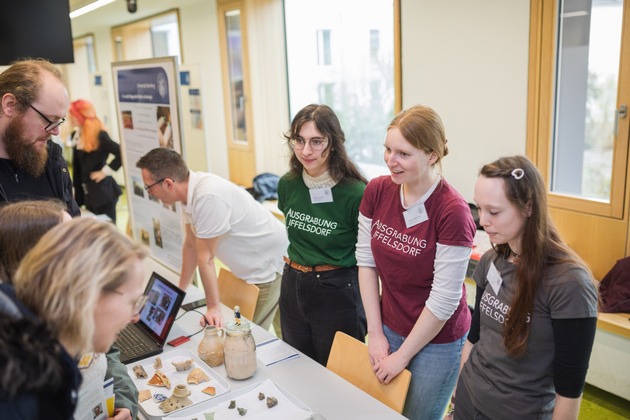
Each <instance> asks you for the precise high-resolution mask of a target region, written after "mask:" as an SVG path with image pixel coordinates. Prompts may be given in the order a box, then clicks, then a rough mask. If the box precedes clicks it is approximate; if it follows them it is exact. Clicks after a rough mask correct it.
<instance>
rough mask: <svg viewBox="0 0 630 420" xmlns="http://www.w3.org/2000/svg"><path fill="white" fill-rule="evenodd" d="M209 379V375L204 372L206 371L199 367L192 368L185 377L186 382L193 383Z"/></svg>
mask: <svg viewBox="0 0 630 420" xmlns="http://www.w3.org/2000/svg"><path fill="white" fill-rule="evenodd" d="M209 380H210V377H209V376H208V374H206V372H204V371H203V370H202V369H199V368H194V369H193V370H191V371H190V373H189V374H188V377H187V378H186V382H188V383H189V384H195V385H197V384H200V383H202V382H206V381H209Z"/></svg>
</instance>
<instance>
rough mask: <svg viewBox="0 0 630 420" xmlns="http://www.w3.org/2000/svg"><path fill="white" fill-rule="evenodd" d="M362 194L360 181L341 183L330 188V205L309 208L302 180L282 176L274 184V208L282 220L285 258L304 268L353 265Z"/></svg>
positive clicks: (308, 196)
mask: <svg viewBox="0 0 630 420" xmlns="http://www.w3.org/2000/svg"><path fill="white" fill-rule="evenodd" d="M363 190H365V184H363V183H362V182H361V181H355V180H353V181H350V182H343V181H342V182H340V183H339V184H337V185H335V186H334V187H333V188H332V197H333V201H332V202H330V203H317V204H313V203H311V196H310V193H309V189H308V187H307V186H306V185H305V184H304V181H303V179H302V177H301V176H299V177H293V176H292V175H291V174H286V175H284V176H283V177H282V178H281V179H280V182H279V183H278V208H279V209H280V210H281V211H282V212H283V213H284V217H285V223H286V227H287V233H288V236H289V249H288V253H289V258H290V259H291V260H292V261H295V262H297V263H298V264H302V265H307V266H313V265H324V264H331V265H337V266H340V267H352V266H354V265H356V264H357V260H356V257H355V255H354V252H355V248H356V243H357V233H358V229H359V219H358V218H359V205H360V204H361V198H362V197H363Z"/></svg>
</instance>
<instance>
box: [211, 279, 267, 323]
mask: <svg viewBox="0 0 630 420" xmlns="http://www.w3.org/2000/svg"><path fill="white" fill-rule="evenodd" d="M218 281H219V299H220V300H221V303H223V304H224V305H225V306H228V307H230V308H234V307H235V306H236V305H238V306H240V307H241V315H243V316H244V317H245V318H247V319H249V320H252V319H253V318H254V312H255V311H256V303H257V302H258V293H260V289H258V286H256V285H255V284H249V283H247V282H246V281H245V280H242V279H239V278H238V277H236V276H235V275H234V274H232V272H231V271H230V270H226V269H225V268H221V270H220V271H219V277H218Z"/></svg>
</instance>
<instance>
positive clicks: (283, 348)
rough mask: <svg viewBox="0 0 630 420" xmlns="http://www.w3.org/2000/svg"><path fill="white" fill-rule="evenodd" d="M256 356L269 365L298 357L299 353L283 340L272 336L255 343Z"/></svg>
mask: <svg viewBox="0 0 630 420" xmlns="http://www.w3.org/2000/svg"><path fill="white" fill-rule="evenodd" d="M256 357H257V358H258V359H260V361H261V362H263V364H264V365H265V366H271V365H275V364H276V363H280V362H284V361H285V360H289V359H295V358H296V357H300V354H299V353H298V352H297V351H295V349H294V348H293V347H291V346H290V345H288V344H287V343H285V342H284V341H282V340H280V339H278V338H274V339H271V340H268V341H264V342H262V343H260V344H258V345H256Z"/></svg>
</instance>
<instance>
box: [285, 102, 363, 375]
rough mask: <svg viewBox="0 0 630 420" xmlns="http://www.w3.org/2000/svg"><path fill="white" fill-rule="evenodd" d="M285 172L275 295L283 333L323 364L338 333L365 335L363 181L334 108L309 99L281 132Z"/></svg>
mask: <svg viewBox="0 0 630 420" xmlns="http://www.w3.org/2000/svg"><path fill="white" fill-rule="evenodd" d="M285 138H286V139H287V144H288V145H289V147H290V149H291V158H290V161H289V165H290V168H291V169H290V170H289V172H288V173H287V174H285V175H284V176H283V177H282V178H281V179H280V182H279V184H278V207H279V208H280V210H281V211H283V212H284V215H285V218H286V227H287V233H288V236H289V248H288V255H289V258H288V259H286V265H285V266H284V272H283V275H282V290H281V292H280V319H281V322H282V338H283V339H284V340H285V341H286V342H287V343H289V344H291V345H292V346H294V347H295V348H297V349H298V350H300V351H301V352H303V353H304V354H306V355H307V356H309V357H311V358H313V359H314V360H316V361H318V362H319V363H321V364H322V365H324V366H325V365H326V362H327V361H328V354H329V353H330V348H331V346H332V342H333V339H334V336H335V333H336V332H337V331H343V332H345V333H346V334H348V335H351V336H352V337H355V338H357V339H359V340H361V341H364V340H365V335H366V320H365V312H364V310H363V304H362V303H361V296H360V293H359V283H358V272H357V267H356V264H357V262H356V257H355V245H356V238H357V233H358V214H359V205H360V204H361V198H362V197H363V190H364V189H365V185H366V184H367V181H366V179H365V178H364V177H363V175H361V173H360V171H359V170H358V168H357V167H356V165H355V164H354V163H353V162H352V161H351V160H350V158H349V157H348V155H347V153H346V149H345V147H344V142H345V136H344V133H343V130H342V129H341V125H340V123H339V120H338V118H337V116H336V115H335V113H334V111H333V110H332V109H330V108H329V107H328V106H326V105H316V104H311V105H308V106H306V107H305V108H303V109H302V110H300V111H299V112H298V113H297V115H296V116H295V118H294V119H293V122H292V123H291V129H290V130H289V131H288V132H287V133H286V134H285Z"/></svg>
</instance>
